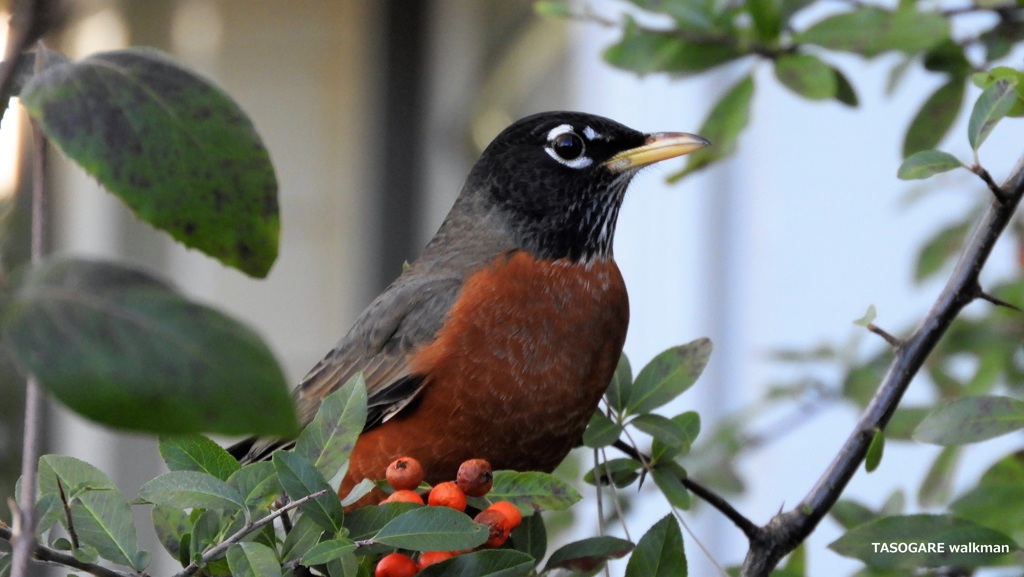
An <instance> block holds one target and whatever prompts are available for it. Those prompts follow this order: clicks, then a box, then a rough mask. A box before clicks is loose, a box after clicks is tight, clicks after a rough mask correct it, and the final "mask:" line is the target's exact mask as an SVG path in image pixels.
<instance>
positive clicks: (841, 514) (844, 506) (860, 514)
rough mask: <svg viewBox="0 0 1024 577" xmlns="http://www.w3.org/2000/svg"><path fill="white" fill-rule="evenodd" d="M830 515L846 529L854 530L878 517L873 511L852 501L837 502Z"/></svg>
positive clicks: (842, 500)
mask: <svg viewBox="0 0 1024 577" xmlns="http://www.w3.org/2000/svg"><path fill="white" fill-rule="evenodd" d="M828 513H829V515H831V516H832V518H833V519H835V521H836V523H839V524H840V525H841V526H842V527H843V528H844V529H853V528H854V527H856V526H858V525H863V524H864V523H867V522H868V521H871V520H873V519H875V518H876V517H877V515H875V512H874V511H872V510H871V509H868V508H867V507H865V506H864V505H863V504H861V503H858V502H856V501H853V500H850V499H841V500H839V501H837V502H836V504H835V505H834V506H833V507H832V509H831V510H830V511H829V512H828Z"/></svg>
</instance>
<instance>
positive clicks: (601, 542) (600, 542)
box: [544, 536, 634, 573]
mask: <svg viewBox="0 0 1024 577" xmlns="http://www.w3.org/2000/svg"><path fill="white" fill-rule="evenodd" d="M633 547H634V545H633V544H632V543H630V542H629V541H626V540H625V539H619V538H618V537H609V536H601V537H590V538H588V539H582V540H580V541H574V542H572V543H569V544H568V545H565V546H563V547H561V548H559V549H558V550H557V551H555V552H554V553H552V554H551V557H550V558H549V559H548V562H547V565H546V566H545V567H544V571H553V570H555V569H567V570H569V571H573V572H575V573H589V572H591V571H593V570H595V569H597V568H599V567H602V566H603V565H604V564H605V563H607V562H608V561H610V560H612V559H621V558H623V557H625V556H626V555H628V554H629V552H630V551H632V550H633Z"/></svg>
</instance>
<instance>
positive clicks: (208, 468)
mask: <svg viewBox="0 0 1024 577" xmlns="http://www.w3.org/2000/svg"><path fill="white" fill-rule="evenodd" d="M158 448H159V450H160V456H161V457H163V459H164V463H167V468H168V469H170V470H172V471H199V472H200V473H209V474H210V475H213V476H214V477H217V478H218V479H220V480H221V481H227V480H228V477H230V476H231V474H232V473H234V472H235V471H237V470H238V469H239V468H241V465H239V464H238V461H237V460H235V458H234V457H232V456H231V454H230V453H228V452H227V451H225V450H224V448H223V447H221V446H220V445H218V444H217V443H214V442H213V441H212V440H210V439H209V438H207V437H204V436H203V435H199V434H193V435H174V436H170V437H160V443H159V445H158Z"/></svg>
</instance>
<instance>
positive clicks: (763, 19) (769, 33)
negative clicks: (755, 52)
mask: <svg viewBox="0 0 1024 577" xmlns="http://www.w3.org/2000/svg"><path fill="white" fill-rule="evenodd" d="M746 8H747V12H749V13H750V19H751V20H753V21H754V29H755V30H756V31H757V36H758V38H759V39H760V41H761V42H764V43H772V42H775V41H776V40H778V38H779V32H780V31H781V30H782V26H781V23H782V14H781V6H780V5H779V2H778V0H750V1H749V2H747V3H746Z"/></svg>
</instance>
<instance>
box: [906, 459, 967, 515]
mask: <svg viewBox="0 0 1024 577" xmlns="http://www.w3.org/2000/svg"><path fill="white" fill-rule="evenodd" d="M961 452H962V451H961V450H960V447H946V448H944V449H942V451H941V452H939V455H938V456H937V457H936V458H935V461H934V462H933V463H932V466H931V467H929V468H928V472H927V473H926V474H925V476H924V480H923V481H921V486H920V488H918V490H917V502H918V503H920V504H921V506H922V507H934V506H937V505H939V504H941V503H945V502H947V501H948V500H949V494H950V491H951V490H952V484H953V474H954V472H955V470H956V464H957V461H959V459H960V454H961Z"/></svg>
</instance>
